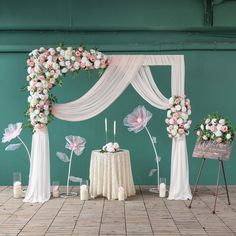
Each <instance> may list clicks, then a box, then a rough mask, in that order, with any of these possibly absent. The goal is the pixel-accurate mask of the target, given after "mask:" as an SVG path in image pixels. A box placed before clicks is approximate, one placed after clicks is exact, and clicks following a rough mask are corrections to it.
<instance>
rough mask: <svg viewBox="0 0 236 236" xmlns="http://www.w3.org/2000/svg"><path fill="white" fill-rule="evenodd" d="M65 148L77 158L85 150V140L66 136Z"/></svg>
mask: <svg viewBox="0 0 236 236" xmlns="http://www.w3.org/2000/svg"><path fill="white" fill-rule="evenodd" d="M65 139H66V141H67V143H66V148H67V149H69V150H72V151H74V153H75V155H77V156H79V155H81V154H82V152H83V150H84V149H85V144H86V140H85V139H84V138H82V137H80V136H73V135H70V136H66V137H65Z"/></svg>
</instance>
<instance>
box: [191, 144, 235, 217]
mask: <svg viewBox="0 0 236 236" xmlns="http://www.w3.org/2000/svg"><path fill="white" fill-rule="evenodd" d="M231 150H232V144H216V143H213V142H211V143H210V142H208V143H201V142H197V143H196V145H195V148H194V151H193V157H198V158H201V159H202V161H201V165H200V168H199V171H198V175H197V179H196V183H195V186H194V190H193V196H192V199H191V202H190V204H189V208H191V207H192V203H193V199H194V195H195V193H196V191H197V186H198V182H199V179H200V176H201V173H202V169H203V167H204V164H205V161H206V158H207V159H213V160H218V161H219V167H218V173H217V181H216V191H215V202H214V208H213V211H212V213H213V214H215V213H216V202H217V197H218V189H219V179H220V171H221V169H222V173H223V177H224V183H225V189H226V194H227V199H228V204H229V205H230V199H229V191H228V186H227V180H226V175H225V169H224V163H223V161H224V160H229V157H230V153H231Z"/></svg>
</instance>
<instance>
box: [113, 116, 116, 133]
mask: <svg viewBox="0 0 236 236" xmlns="http://www.w3.org/2000/svg"><path fill="white" fill-rule="evenodd" d="M113 131H114V135H116V120H114V126H113Z"/></svg>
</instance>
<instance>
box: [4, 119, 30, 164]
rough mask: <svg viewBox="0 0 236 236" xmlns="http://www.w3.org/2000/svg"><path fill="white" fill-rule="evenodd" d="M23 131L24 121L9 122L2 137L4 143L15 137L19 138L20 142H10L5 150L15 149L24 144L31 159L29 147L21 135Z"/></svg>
mask: <svg viewBox="0 0 236 236" xmlns="http://www.w3.org/2000/svg"><path fill="white" fill-rule="evenodd" d="M21 131H22V123H21V122H18V123H16V124H9V125H8V127H7V128H6V129H5V130H4V134H3V137H2V143H6V142H11V141H12V140H13V139H15V138H17V139H18V140H19V141H20V143H14V144H9V145H8V146H7V147H6V148H5V151H15V150H17V149H18V148H19V147H20V146H21V144H23V146H24V148H25V150H26V152H27V155H28V157H29V160H30V152H29V149H28V147H27V146H26V144H25V142H24V141H23V140H22V138H21V137H20V134H21Z"/></svg>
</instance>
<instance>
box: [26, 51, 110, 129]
mask: <svg viewBox="0 0 236 236" xmlns="http://www.w3.org/2000/svg"><path fill="white" fill-rule="evenodd" d="M108 64H109V59H108V57H107V56H106V55H104V54H103V53H102V52H99V51H97V50H96V49H90V50H89V51H87V50H86V49H85V48H84V47H79V48H72V47H68V48H63V47H57V48H49V49H46V48H44V47H41V48H40V49H35V50H33V51H32V52H31V53H29V58H28V60H27V65H28V75H27V78H26V79H27V81H28V82H29V85H28V86H26V89H27V90H28V91H29V92H30V95H29V97H28V108H27V110H26V112H25V114H26V115H27V116H29V121H30V123H29V124H28V126H32V127H33V128H36V129H38V128H39V129H40V128H44V127H45V126H46V125H47V124H48V123H49V122H50V121H51V120H52V114H51V107H52V103H55V102H56V101H57V98H56V97H55V96H53V95H52V94H50V90H51V89H52V88H53V87H54V86H56V85H57V84H58V85H61V84H62V77H63V76H64V75H65V74H66V73H67V72H69V71H70V72H78V71H79V70H95V69H99V70H101V72H103V71H104V70H105V68H106V67H107V66H108Z"/></svg>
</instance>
